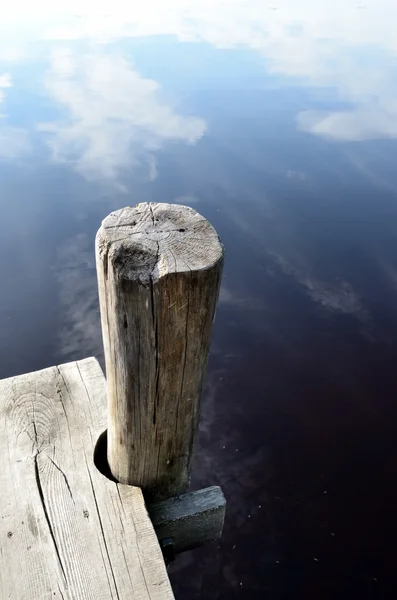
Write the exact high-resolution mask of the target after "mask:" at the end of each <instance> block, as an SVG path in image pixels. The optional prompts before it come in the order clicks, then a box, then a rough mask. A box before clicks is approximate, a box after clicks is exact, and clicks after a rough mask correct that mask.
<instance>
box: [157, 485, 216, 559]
mask: <svg viewBox="0 0 397 600" xmlns="http://www.w3.org/2000/svg"><path fill="white" fill-rule="evenodd" d="M225 510H226V500H225V497H224V495H223V493H222V490H221V488H220V487H217V486H213V487H209V488H206V489H203V490H198V491H196V492H190V493H189V494H183V495H182V496H179V498H170V499H169V500H163V501H162V502H156V503H154V504H151V505H149V506H148V511H149V515H150V518H151V520H152V523H153V526H154V529H155V531H156V534H157V537H158V539H159V540H164V539H166V538H173V540H174V552H175V554H178V553H180V552H184V551H185V550H191V549H192V548H197V547H198V546H202V545H203V544H206V543H207V542H212V541H213V540H218V539H219V538H220V537H221V536H222V529H223V523H224V520H225Z"/></svg>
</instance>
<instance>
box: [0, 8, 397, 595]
mask: <svg viewBox="0 0 397 600" xmlns="http://www.w3.org/2000/svg"><path fill="white" fill-rule="evenodd" d="M12 4H13V6H12V7H10V8H5V9H4V10H3V9H2V10H3V14H2V18H1V24H0V206H1V215H2V218H1V225H2V226H1V231H0V281H1V282H2V283H1V290H0V377H8V376H11V375H15V374H19V373H23V372H28V371H32V370H35V369H40V368H44V367H46V366H49V365H53V364H57V363H62V362H67V361H70V360H75V359H79V358H84V357H86V356H90V355H95V356H97V357H99V358H100V359H102V343H101V335H100V324H99V313H98V303H97V291H96V274H95V265H94V249H93V243H94V236H95V233H96V230H97V229H98V227H99V224H100V222H101V219H102V218H104V217H105V216H106V215H107V214H108V213H109V212H111V211H112V210H115V209H117V208H120V207H122V206H125V205H127V204H135V203H137V202H143V201H156V202H159V201H160V202H161V201H163V202H179V203H183V204H188V205H191V206H193V207H194V208H195V209H196V210H198V211H199V212H200V213H202V214H203V215H205V216H206V217H207V218H208V219H209V220H210V221H211V222H212V223H213V225H214V226H215V227H216V229H217V230H218V232H219V234H220V235H221V237H222V239H223V242H224V244H225V246H226V252H227V261H226V266H225V274H224V280H223V287H222V292H221V299H220V304H219V310H218V313H217V320H216V327H215V332H214V338H213V344H212V350H211V357H210V365H209V372H208V378H207V385H206V391H205V396H204V403H203V415H202V421H201V428H200V434H199V439H198V443H197V451H196V458H195V464H194V471H193V485H194V487H195V488H198V487H204V486H208V485H213V484H219V485H221V486H222V488H223V490H224V492H225V495H226V497H227V502H228V512H227V519H226V524H225V530H224V536H223V538H222V540H221V541H220V542H219V543H215V544H213V545H208V546H206V547H205V548H202V549H200V550H197V551H195V552H193V553H187V554H185V555H183V556H181V557H179V559H178V560H177V561H176V562H175V563H174V564H173V565H172V567H171V580H172V584H173V587H174V591H175V594H176V598H177V599H185V598H186V599H187V598H189V599H198V598H200V599H201V598H202V599H217V598H219V599H222V600H224V599H225V600H226V599H229V598H250V599H254V600H256V599H262V598H263V599H269V600H278V599H287V598H288V599H301V598H302V599H305V600H309V599H312V598H313V599H316V600H318V599H331V598H332V599H344V598H346V599H349V600H350V599H352V598H360V600H364V599H367V598H386V597H395V596H396V594H395V592H396V580H397V577H396V562H397V551H396V537H397V527H396V516H395V514H396V507H397V433H396V432H397V369H396V364H397V169H396V164H397V141H396V138H397V125H396V124H397V42H396V36H395V23H396V17H397V4H395V2H394V0H377V1H376V2H375V0H363V1H362V2H357V1H355V0H354V1H350V0H347V1H344V2H342V0H334V1H333V2H332V3H331V2H329V1H327V2H326V1H316V2H315V1H314V0H301V1H300V2H295V0H282V1H281V0H274V2H267V0H263V1H262V0H251V1H248V0H247V1H243V0H229V1H228V2H223V1H221V0H218V1H215V0H213V1H212V2H209V1H207V0H204V1H203V2H200V3H199V2H194V1H193V0H184V1H182V0H171V1H168V2H166V3H164V5H163V4H160V3H159V2H155V1H154V0H151V1H146V2H145V3H144V5H145V6H144V7H141V8H139V7H138V6H131V7H129V8H128V7H127V6H125V5H124V4H123V3H121V2H118V1H115V2H102V3H99V4H100V5H96V8H92V7H91V3H90V2H88V1H85V0H82V1H80V2H78V3H77V2H74V1H71V2H68V3H66V2H59V3H58V4H59V7H58V5H57V7H53V6H52V5H51V4H50V3H47V2H45V1H44V0H39V1H38V2H35V3H34V7H33V5H32V7H30V5H29V6H28V5H27V4H26V3H24V2H22V1H21V0H18V1H17V2H14V3H12ZM63 5H64V7H63Z"/></svg>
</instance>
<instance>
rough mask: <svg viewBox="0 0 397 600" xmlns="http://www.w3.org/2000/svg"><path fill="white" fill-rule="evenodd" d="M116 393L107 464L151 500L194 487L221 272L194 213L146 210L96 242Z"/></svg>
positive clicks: (120, 216) (117, 216) (128, 213)
mask: <svg viewBox="0 0 397 600" xmlns="http://www.w3.org/2000/svg"><path fill="white" fill-rule="evenodd" d="M96 259H97V272H98V284H99V299H100V307H101V320H102V331H103V339H104V349H105V360H106V375H107V387H108V406H109V413H108V450H107V453H108V462H109V467H110V470H111V472H112V474H113V476H114V477H115V478H116V479H117V480H118V481H119V482H121V483H127V484H130V485H137V486H139V487H141V488H142V489H143V492H144V494H145V498H146V499H149V500H160V499H163V498H168V497H171V496H177V495H179V494H181V493H183V492H184V491H186V489H187V487H188V485H189V470H190V461H191V457H192V451H193V443H194V437H195V433H196V430H197V426H198V422H199V413H200V396H201V391H202V387H203V381H204V376H205V370H206V365H207V359H208V352H209V346H210V338H211V330H212V323H213V319H214V314H215V307H216V302H217V298H218V293H219V286H220V279H221V272H222V266H223V246H222V244H221V242H220V240H219V237H218V235H217V233H216V231H215V230H214V229H213V227H212V226H211V225H210V224H209V223H208V221H207V220H206V219H204V218H203V217H201V216H200V215H199V214H198V213H197V212H196V211H194V210H193V209H192V208H188V207H186V206H179V205H171V204H139V205H138V206H137V207H135V208H132V207H128V208H124V209H122V210H119V211H117V212H115V213H112V214H111V215H109V216H108V217H107V218H106V219H105V220H104V221H103V223H102V226H101V228H100V229H99V231H98V234H97V238H96Z"/></svg>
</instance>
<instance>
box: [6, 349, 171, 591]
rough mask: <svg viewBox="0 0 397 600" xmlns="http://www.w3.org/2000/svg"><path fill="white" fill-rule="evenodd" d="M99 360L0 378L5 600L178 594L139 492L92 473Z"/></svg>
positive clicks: (99, 406)
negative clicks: (4, 378)
mask: <svg viewBox="0 0 397 600" xmlns="http://www.w3.org/2000/svg"><path fill="white" fill-rule="evenodd" d="M105 427H106V383H105V379H104V377H103V374H102V371H101V369H100V367H99V365H98V363H97V361H96V360H95V359H92V358H91V359H86V360H83V361H79V362H77V363H70V364H66V365H62V366H60V367H52V368H50V369H45V370H44V371H40V372H37V373H30V374H27V375H22V376H19V377H14V378H11V379H6V380H3V381H0V428H1V429H0V431H1V435H0V453H1V456H2V459H3V464H2V469H1V470H0V564H1V569H0V597H1V598H2V599H4V600H6V599H7V600H8V599H10V600H11V599H12V600H39V599H40V600H42V599H43V600H44V599H48V600H49V599H50V598H51V599H56V598H58V599H60V600H61V599H62V600H66V599H67V600H72V599H73V600H83V599H84V600H89V599H90V600H110V599H117V600H122V599H127V598H128V599H130V598H135V599H138V600H141V599H144V600H149V599H150V600H151V599H156V600H164V599H170V598H173V594H172V590H171V587H170V584H169V581H168V577H167V573H166V569H165V565H164V562H163V559H162V554H161V550H160V547H159V544H158V541H157V538H156V535H155V532H154V530H153V527H152V524H151V521H150V519H149V516H148V514H147V511H146V509H145V504H144V500H143V497H142V494H141V491H140V490H139V489H138V488H135V487H127V486H124V485H121V484H117V483H114V482H111V481H109V480H108V479H106V478H105V477H104V476H103V475H101V474H100V473H99V471H98V470H97V469H96V467H95V465H94V462H93V456H94V447H95V444H96V441H97V439H98V437H99V435H100V433H102V431H103V430H104V429H105Z"/></svg>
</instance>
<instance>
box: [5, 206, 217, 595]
mask: <svg viewBox="0 0 397 600" xmlns="http://www.w3.org/2000/svg"><path fill="white" fill-rule="evenodd" d="M222 262H223V248H222V246H221V244H220V242H219V239H218V237H217V235H216V232H215V231H214V230H213V228H212V227H211V226H210V225H209V223H208V222H207V221H206V220H205V219H203V218H202V217H200V215H198V214H197V213H196V212H195V211H193V210H192V209H190V208H187V207H180V206H173V205H161V204H154V205H153V204H152V205H146V204H145V205H138V206H137V207H136V208H130V207H128V208H127V209H124V210H122V211H118V212H117V213H113V214H112V215H110V216H109V217H108V218H107V219H105V221H104V223H103V225H102V227H101V229H100V231H99V233H98V237H97V264H98V280H99V293H100V302H101V316H102V329H103V334H104V348H105V358H106V370H107V381H106V379H105V377H104V375H103V373H102V370H101V368H100V366H99V364H98V362H97V361H96V359H95V358H87V359H84V360H81V361H78V362H74V363H69V364H65V365H60V366H56V367H51V368H48V369H44V370H42V371H39V372H36V373H29V374H25V375H20V376H18V377H12V378H9V379H5V380H3V381H0V451H1V456H2V457H3V469H2V470H1V472H0V556H1V565H0V566H1V569H0V591H1V593H0V597H1V599H2V600H3V599H4V600H8V599H9V600H11V599H12V600H41V599H43V600H44V599H47V598H48V600H49V599H50V598H59V599H62V600H66V599H68V600H72V599H73V600H77V599H78V600H80V599H81V600H88V599H92V600H110V599H117V600H124V599H127V598H128V599H130V598H134V599H137V600H141V599H142V600H143V599H144V600H149V599H153V600H154V599H156V600H163V599H164V600H165V599H168V598H173V593H172V589H171V586H170V582H169V579H168V575H167V569H166V564H165V561H164V555H165V556H166V558H167V560H169V559H170V557H171V558H172V555H173V554H178V553H179V552H182V551H184V550H187V549H190V548H194V547H196V546H198V545H201V544H203V543H206V542H207V541H210V540H212V539H215V538H218V537H219V536H220V535H221V532H222V527H223V520H224V514H225V499H224V497H223V494H222V492H221V490H220V489H219V488H216V487H212V488H208V489H205V490H199V491H197V492H192V493H184V492H186V489H187V487H188V484H189V473H190V461H191V456H192V451H193V442H194V436H195V433H196V430H197V426H198V421H199V413H200V399H201V390H202V385H203V380H204V374H205V369H206V362H207V357H208V351H209V341H210V334H211V327H212V322H213V317H214V312H215V306H216V301H217V296H218V291H219V283H220V275H221V269H222Z"/></svg>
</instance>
